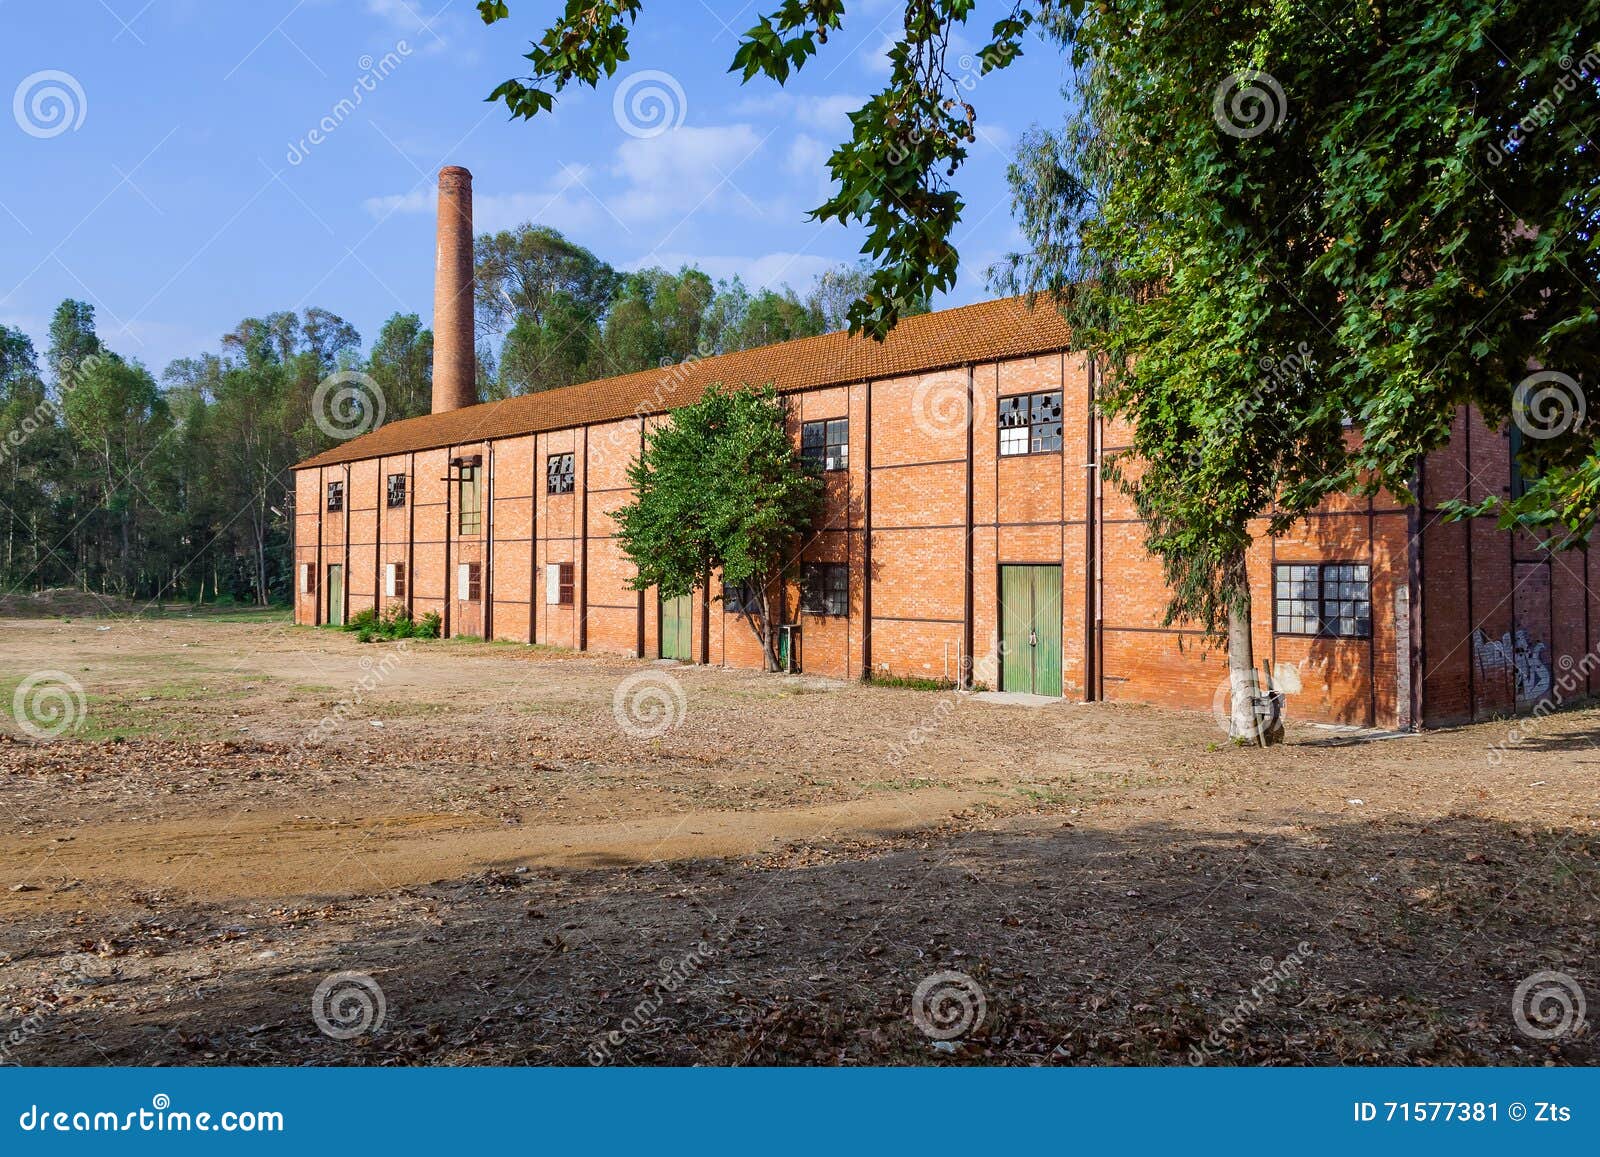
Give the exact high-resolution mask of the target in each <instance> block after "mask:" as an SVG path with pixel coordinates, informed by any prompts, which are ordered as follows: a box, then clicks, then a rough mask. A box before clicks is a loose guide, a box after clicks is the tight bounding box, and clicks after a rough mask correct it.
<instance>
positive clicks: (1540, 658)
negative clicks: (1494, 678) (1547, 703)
mask: <svg viewBox="0 0 1600 1157" xmlns="http://www.w3.org/2000/svg"><path fill="white" fill-rule="evenodd" d="M1472 657H1473V660H1474V661H1475V662H1476V663H1477V664H1478V670H1480V671H1482V672H1483V673H1484V674H1485V675H1489V674H1501V675H1503V674H1504V673H1505V672H1507V671H1511V672H1513V673H1514V674H1515V676H1516V688H1517V702H1518V703H1524V702H1527V701H1529V700H1533V699H1540V698H1543V697H1544V695H1545V694H1547V693H1548V692H1549V690H1550V660H1549V657H1548V655H1547V654H1546V648H1545V644H1544V643H1542V642H1541V643H1531V642H1529V640H1528V632H1527V631H1524V630H1523V629H1522V628H1521V627H1518V628H1517V629H1516V631H1514V632H1513V631H1507V632H1506V633H1505V634H1503V635H1501V636H1500V637H1499V638H1498V639H1491V638H1490V637H1489V636H1488V635H1485V634H1484V633H1483V631H1481V630H1477V631H1473V632H1472Z"/></svg>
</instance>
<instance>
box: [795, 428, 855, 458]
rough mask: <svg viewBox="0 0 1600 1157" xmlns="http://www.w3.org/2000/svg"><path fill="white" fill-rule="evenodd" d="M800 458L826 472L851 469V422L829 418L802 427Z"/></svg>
mask: <svg viewBox="0 0 1600 1157" xmlns="http://www.w3.org/2000/svg"><path fill="white" fill-rule="evenodd" d="M800 456H801V457H802V458H804V459H805V460H806V461H808V462H815V463H816V464H817V465H818V466H820V467H821V468H822V469H824V470H847V469H849V467H850V420H849V419H848V418H829V419H828V420H827V421H824V422H806V423H805V424H804V425H802V426H801V427H800Z"/></svg>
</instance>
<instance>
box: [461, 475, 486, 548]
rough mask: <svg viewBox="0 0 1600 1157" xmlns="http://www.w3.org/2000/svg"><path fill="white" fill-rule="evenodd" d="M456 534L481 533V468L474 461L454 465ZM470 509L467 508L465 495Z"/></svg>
mask: <svg viewBox="0 0 1600 1157" xmlns="http://www.w3.org/2000/svg"><path fill="white" fill-rule="evenodd" d="M456 469H457V471H458V473H457V474H456V533H457V534H482V533H483V475H482V473H481V471H482V469H483V467H482V466H481V465H480V464H479V463H478V461H477V460H476V459H472V458H465V459H461V460H460V461H459V462H458V463H457V464H456ZM469 493H470V494H471V495H472V507H471V509H468V507H467V495H468V494H469Z"/></svg>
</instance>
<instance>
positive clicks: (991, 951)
mask: <svg viewBox="0 0 1600 1157" xmlns="http://www.w3.org/2000/svg"><path fill="white" fill-rule="evenodd" d="M239 617H242V618H245V619H247V620H248V619H250V618H255V619H256V621H253V622H252V621H244V622H228V621H218V619H216V618H214V617H203V616H201V617H186V616H185V615H184V613H183V612H182V611H181V610H180V611H171V610H169V611H168V613H167V614H166V615H165V616H164V617H160V618H153V619H126V618H118V619H74V620H72V621H63V620H61V619H59V618H55V619H51V618H28V619H16V618H11V619H4V620H0V702H3V703H4V705H5V710H6V711H7V712H8V713H11V714H13V715H15V714H16V712H17V708H18V705H19V704H21V705H22V706H24V707H25V710H24V711H23V712H22V717H21V718H12V719H10V720H9V721H8V722H7V723H6V724H5V725H4V728H3V730H5V731H6V732H8V734H7V735H5V736H3V737H0V816H3V817H4V819H3V824H0V1061H6V1062H10V1063H21V1064H94V1063H118V1064H196V1063H205V1064H212V1063H215V1064H222V1063H227V1064H304V1063H312V1064H394V1063H405V1064H415V1063H432V1064H532V1063H567V1064H584V1063H599V1062H604V1063H616V1064H654V1063H675V1064H698V1063H710V1064H788V1063H843V1064H862V1063H889V1064H897V1063H937V1064H950V1063H955V1064H961V1063H980V1064H981V1063H987V1064H999V1063H1004V1064H1035V1063H1123V1064H1128V1063H1131V1064H1186V1063H1191V1062H1198V1061H1203V1062H1204V1063H1208V1064H1240V1063H1243V1064H1262V1063H1268V1064H1333V1063H1397V1064H1408V1063H1425V1064H1440V1063H1467V1064H1471V1063H1480V1062H1496V1063H1510V1064H1542V1063H1594V1062H1595V1061H1596V1060H1600V1049H1597V1048H1596V1045H1595V1034H1594V1031H1593V1028H1592V1025H1591V1026H1585V1025H1583V1024H1581V1023H1579V1021H1580V1020H1581V1018H1579V1017H1577V1016H1576V1014H1575V1013H1574V1014H1573V1015H1572V1016H1569V1017H1567V1018H1566V1024H1565V1029H1566V1031H1564V1032H1561V1033H1560V1034H1559V1035H1554V1036H1551V1035H1550V1031H1551V1026H1553V1025H1555V1024H1556V1021H1557V1020H1559V1019H1560V1014H1561V1012H1562V1011H1563V1009H1564V1008H1565V1007H1566V1006H1564V1005H1561V1004H1560V997H1561V996H1562V995H1563V993H1564V994H1565V996H1566V1002H1567V1005H1573V1004H1574V1002H1575V1001H1577V1000H1579V999H1581V995H1582V989H1583V988H1585V987H1586V988H1587V989H1588V994H1589V995H1590V996H1591V997H1594V998H1596V999H1600V972H1597V971H1596V970H1595V966H1594V960H1595V946H1596V945H1595V939H1596V916H1597V915H1600V903H1597V894H1600V890H1597V883H1600V879H1597V860H1596V856H1597V852H1600V829H1597V823H1600V801H1597V791H1596V782H1597V780H1596V770H1597V764H1600V755H1597V751H1596V741H1597V739H1600V712H1597V711H1594V710H1581V711H1575V712H1569V713H1563V714H1560V715H1557V716H1552V717H1550V718H1548V719H1545V720H1543V721H1540V722H1537V723H1528V722H1524V723H1522V724H1520V725H1518V727H1519V728H1520V730H1514V729H1513V725H1512V724H1511V723H1495V724H1485V725H1480V726H1477V727H1471V728H1462V729H1459V730H1454V731H1448V732H1439V733H1433V734H1429V735H1425V736H1403V737H1397V738H1396V737H1390V738H1380V737H1375V736H1370V735H1365V734H1362V733H1354V732H1341V731H1334V730H1329V729H1324V728H1317V727H1311V726H1305V725H1293V724H1291V726H1290V729H1289V742H1288V744H1286V745H1285V746H1283V747H1280V748H1276V749H1273V750H1272V751H1270V752H1266V753H1262V752H1259V751H1255V750H1251V749H1236V748H1233V747H1231V746H1229V745H1228V744H1226V743H1225V742H1224V741H1223V736H1222V735H1221V733H1220V732H1219V731H1218V730H1217V727H1216V724H1215V723H1214V722H1213V720H1212V719H1211V717H1210V716H1209V715H1197V714H1186V713H1178V712H1170V711H1161V710H1156V709H1153V708H1147V707H1140V706H1132V705H1112V704H1097V705H1082V704H1070V703H1060V704H1054V705H1051V706H1047V707H1037V708H1029V707H1018V706H1010V705H1004V704H998V703H990V702H980V701H977V700H975V699H972V698H969V697H962V696H957V695H955V694H953V693H949V692H927V691H913V690H902V689H891V688H883V687H864V686H854V685H841V684H835V683H830V682H826V681H821V680H814V679H807V678H804V677H795V678H788V677H783V676H771V675H766V676H764V675H757V674H752V673H747V672H731V671H721V670H716V669H706V668H697V667H689V666H678V665H661V664H652V663H641V662H635V661H629V660H622V659H610V658H605V657H598V656H589V655H576V654H571V653H565V652H560V651H555V650H549V649H542V648H528V647H524V646H520V645H509V644H472V643H457V642H426V643H421V642H418V643H411V644H409V645H407V646H406V647H405V648H404V649H402V648H400V647H399V646H397V645H396V644H392V643H391V644H371V645H362V644H359V643H358V642H356V641H355V639H354V638H353V637H352V636H350V635H347V634H343V633H338V632H329V631H325V630H312V629H309V628H297V627H293V626H290V625H288V624H286V623H284V622H282V621H276V622H273V621H266V620H264V619H262V618H261V617H260V616H250V615H244V616H239ZM52 687H54V688H56V689H57V690H59V689H61V688H63V687H64V688H65V690H64V691H62V692H61V693H60V694H57V695H56V696H55V697H54V699H53V700H52V699H51V697H50V695H49V692H50V691H51V689H52ZM41 696H43V697H42V698H41ZM52 702H54V704H55V705H56V706H57V707H60V708H62V709H63V710H65V712H66V716H65V719H66V721H67V722H69V723H70V724H72V726H70V727H68V728H67V729H66V730H64V731H63V732H62V733H61V734H60V735H59V736H55V737H53V738H50V737H47V738H39V737H38V735H39V733H40V732H41V731H47V730H48V725H49V723H50V722H51V720H54V721H56V722H58V723H59V722H61V721H62V719H63V717H62V716H61V715H55V716H50V715H48V709H49V707H50V704H51V703H52ZM36 707H37V708H39V710H40V711H41V712H44V714H30V713H31V712H34V709H35V708H36ZM24 722H31V723H32V728H31V732H32V733H30V729H29V728H25V727H24V726H23V723H24ZM669 725H670V726H669ZM650 732H659V734H649V733H650ZM1538 973H1556V974H1564V975H1563V976H1562V977H1561V979H1560V980H1559V981H1558V983H1559V984H1561V985H1568V984H1570V985H1571V986H1572V988H1571V989H1570V990H1569V989H1565V988H1564V989H1562V990H1561V991H1560V992H1557V993H1556V994H1555V997H1554V998H1551V996H1550V993H1549V992H1548V991H1546V989H1547V988H1548V985H1549V984H1550V983H1551V982H1550V981H1549V980H1548V979H1539V980H1536V981H1535V985H1534V987H1533V989H1532V991H1531V995H1529V994H1527V993H1525V994H1524V999H1523V1000H1522V1004H1523V1005H1524V1006H1528V1005H1529V1004H1530V1002H1531V1004H1532V1005H1533V1006H1536V1007H1533V1008H1532V1009H1531V1016H1532V1019H1531V1020H1530V1019H1529V1016H1528V1015H1524V1016H1522V1017H1521V1018H1520V1024H1519V1016H1518V1015H1516V1014H1515V1012H1514V1008H1513V1003H1514V996H1515V994H1516V993H1517V990H1518V987H1519V985H1523V987H1524V988H1525V989H1526V988H1527V987H1528V986H1527V985H1524V982H1525V981H1527V980H1529V978H1530V977H1535V974H1538ZM343 974H360V975H359V976H355V977H350V976H346V975H343ZM319 986H321V992H322V994H321V995H320V996H319ZM380 994H381V1000H380ZM1551 999H1555V1000H1556V1003H1555V1004H1552V1003H1551ZM319 1002H320V1003H319ZM380 1004H381V1010H380ZM380 1011H381V1016H380V1015H379V1012H380ZM319 1015H320V1016H321V1019H320V1021H319ZM1541 1018H1543V1019H1541ZM1591 1019H1592V1018H1591ZM1529 1026H1531V1027H1532V1028H1533V1029H1534V1030H1535V1031H1534V1032H1528V1031H1524V1029H1525V1028H1526V1027H1529ZM1541 1029H1542V1030H1543V1031H1540V1030H1541Z"/></svg>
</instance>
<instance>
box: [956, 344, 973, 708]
mask: <svg viewBox="0 0 1600 1157" xmlns="http://www.w3.org/2000/svg"><path fill="white" fill-rule="evenodd" d="M972 374H973V369H972V367H971V366H970V365H969V366H968V367H967V542H966V548H965V549H964V551H963V552H962V567H963V569H964V570H965V574H964V575H963V576H962V577H963V579H964V580H965V584H964V585H965V589H964V590H963V591H962V603H961V656H960V659H959V660H958V661H957V663H956V687H957V688H959V689H960V690H962V691H971V690H972V667H973V658H972V646H973V622H972V620H973V610H974V607H973V593H972V536H973V525H972V518H973V514H972V499H973V495H972V473H973V456H972V446H973V443H972V438H973V433H972V428H973V426H974V425H975V424H976V422H977V412H976V408H975V407H974V405H973V400H974V396H975V395H974V390H973V380H972Z"/></svg>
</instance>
